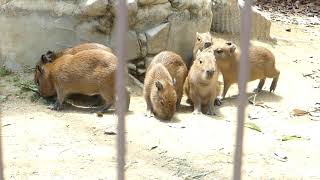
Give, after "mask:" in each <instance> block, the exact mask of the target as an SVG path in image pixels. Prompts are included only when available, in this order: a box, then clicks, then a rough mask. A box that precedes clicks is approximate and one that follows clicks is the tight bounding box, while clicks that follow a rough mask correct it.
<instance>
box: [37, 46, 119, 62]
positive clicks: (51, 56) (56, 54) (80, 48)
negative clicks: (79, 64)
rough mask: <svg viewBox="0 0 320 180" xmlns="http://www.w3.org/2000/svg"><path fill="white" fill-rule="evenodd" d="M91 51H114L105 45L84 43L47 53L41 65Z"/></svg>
mask: <svg viewBox="0 0 320 180" xmlns="http://www.w3.org/2000/svg"><path fill="white" fill-rule="evenodd" d="M90 49H101V50H105V51H108V52H110V53H113V52H112V49H111V48H109V47H107V46H105V45H103V44H99V43H82V44H78V45H76V46H74V47H71V48H66V49H62V50H59V51H56V52H54V51H50V50H49V51H47V53H46V54H43V55H42V56H41V60H40V61H39V63H50V62H53V61H54V60H55V59H58V58H59V57H61V56H63V55H66V54H71V55H75V54H77V53H78V52H81V51H84V50H90Z"/></svg>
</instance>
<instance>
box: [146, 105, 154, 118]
mask: <svg viewBox="0 0 320 180" xmlns="http://www.w3.org/2000/svg"><path fill="white" fill-rule="evenodd" d="M145 115H146V116H147V117H149V118H151V117H153V116H154V115H153V113H152V107H151V105H150V106H148V105H147V112H146V114H145Z"/></svg>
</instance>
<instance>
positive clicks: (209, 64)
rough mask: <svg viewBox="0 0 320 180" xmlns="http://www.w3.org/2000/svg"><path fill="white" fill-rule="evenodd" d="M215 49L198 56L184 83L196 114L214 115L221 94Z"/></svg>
mask: <svg viewBox="0 0 320 180" xmlns="http://www.w3.org/2000/svg"><path fill="white" fill-rule="evenodd" d="M212 53H213V49H209V48H208V49H205V50H203V51H201V52H199V53H198V54H197V57H196V59H195V60H194V61H193V64H192V66H191V68H190V71H189V74H188V76H187V79H186V81H185V83H184V91H185V93H186V95H187V97H188V98H189V99H191V101H192V104H193V106H194V111H193V113H194V114H199V113H201V112H202V113H207V114H209V115H214V114H215V113H214V110H213V106H214V101H215V98H216V97H217V95H218V93H219V88H218V87H219V85H218V73H219V72H218V69H217V65H216V60H215V58H214V56H212Z"/></svg>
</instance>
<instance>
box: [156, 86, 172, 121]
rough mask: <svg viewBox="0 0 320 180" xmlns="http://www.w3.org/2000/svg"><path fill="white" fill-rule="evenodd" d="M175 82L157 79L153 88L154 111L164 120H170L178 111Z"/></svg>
mask: <svg viewBox="0 0 320 180" xmlns="http://www.w3.org/2000/svg"><path fill="white" fill-rule="evenodd" d="M174 83H175V80H174V81H173V82H167V81H156V82H155V83H154V85H153V86H154V87H152V90H151V102H152V107H153V113H154V114H155V116H156V117H158V118H160V119H163V120H170V119H171V118H172V117H173V115H174V113H175V112H176V103H177V94H176V91H175V89H174Z"/></svg>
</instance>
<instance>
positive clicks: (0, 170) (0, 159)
mask: <svg viewBox="0 0 320 180" xmlns="http://www.w3.org/2000/svg"><path fill="white" fill-rule="evenodd" d="M1 118H2V116H1V105H0V180H3V179H4V174H3V156H2V137H3V135H2V119H1Z"/></svg>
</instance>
